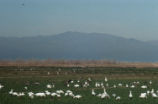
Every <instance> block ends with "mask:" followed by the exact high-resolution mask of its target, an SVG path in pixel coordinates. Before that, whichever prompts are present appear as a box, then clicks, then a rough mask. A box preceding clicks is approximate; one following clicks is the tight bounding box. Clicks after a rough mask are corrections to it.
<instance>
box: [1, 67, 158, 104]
mask: <svg viewBox="0 0 158 104" xmlns="http://www.w3.org/2000/svg"><path fill="white" fill-rule="evenodd" d="M20 69H22V70H20ZM30 69H32V70H30ZM48 71H49V72H50V75H48V74H47V73H48ZM57 71H59V75H57ZM105 76H107V77H108V79H109V80H108V84H109V86H110V87H106V89H107V92H108V94H110V95H112V94H113V93H116V94H117V95H119V96H121V100H119V101H117V100H115V98H113V97H111V98H110V99H100V98H98V97H96V96H92V95H91V89H92V88H95V86H94V85H95V82H104V77H105ZM88 77H91V78H92V82H90V86H89V87H87V88H83V87H80V88H74V87H73V84H72V85H70V88H67V87H66V84H65V82H66V81H68V80H69V79H72V80H74V81H75V83H77V80H80V81H81V82H80V83H84V82H85V81H86V80H87V78H88ZM157 79H158V70H157V69H156V68H105V67H97V68H95V67H92V68H80V67H76V68H74V67H73V68H63V67H23V68H17V67H1V68H0V83H1V84H2V85H4V88H2V89H1V90H0V104H158V98H152V97H151V96H149V97H148V98H147V99H140V98H139V95H140V93H141V92H145V91H146V90H151V89H152V88H154V89H155V91H156V90H158V80H157ZM150 80H152V82H153V84H152V85H149V84H148V82H149V81H150ZM134 81H140V85H137V87H135V88H126V87H118V88H111V86H113V85H114V84H116V85H117V84H118V83H122V84H123V85H125V84H129V85H132V82H134ZM35 82H39V83H40V85H35V84H34V83H35ZM28 83H29V85H27V84H28ZM48 83H54V84H55V88H52V89H47V88H46V85H47V84H48ZM104 84H106V83H105V82H104ZM143 84H146V85H148V89H141V88H140V86H141V85H143ZM25 86H28V90H25V89H24V87H25ZM10 89H14V91H17V92H21V91H24V92H29V91H33V92H40V91H42V92H43V91H45V90H49V91H50V92H54V91H56V90H59V89H62V90H64V91H66V90H68V89H70V90H72V91H73V92H74V94H81V95H82V98H81V99H73V98H71V97H68V96H64V95H62V97H61V98H57V97H51V96H47V97H45V98H40V97H35V98H34V99H30V98H29V97H28V96H24V97H16V96H11V95H9V94H8V92H9V91H10ZM129 90H131V91H132V92H133V96H134V97H133V99H129V97H128V94H129ZM95 92H96V93H102V92H103V89H102V88H95Z"/></svg>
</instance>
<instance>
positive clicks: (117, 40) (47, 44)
mask: <svg viewBox="0 0 158 104" xmlns="http://www.w3.org/2000/svg"><path fill="white" fill-rule="evenodd" d="M0 49H1V51H0V59H50V58H52V59H75V60H77V59H85V60H87V59H89V60H90V59H107V60H118V61H144V62H152V61H158V55H157V52H158V47H157V45H154V44H153V43H152V44H151V43H150V42H144V41H139V40H135V39H126V38H123V37H118V36H114V35H108V34H100V33H80V32H65V33H62V34H58V35H52V36H37V37H23V38H16V37H1V38H0Z"/></svg>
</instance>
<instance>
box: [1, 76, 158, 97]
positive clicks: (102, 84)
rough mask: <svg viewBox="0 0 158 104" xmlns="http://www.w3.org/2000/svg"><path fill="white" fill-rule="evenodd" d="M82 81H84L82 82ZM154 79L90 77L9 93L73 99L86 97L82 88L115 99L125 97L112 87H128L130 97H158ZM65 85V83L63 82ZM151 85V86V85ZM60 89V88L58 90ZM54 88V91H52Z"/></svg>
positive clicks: (94, 95) (96, 94)
mask: <svg viewBox="0 0 158 104" xmlns="http://www.w3.org/2000/svg"><path fill="white" fill-rule="evenodd" d="M81 82H82V83H81ZM34 84H36V85H40V82H35V83H34ZM152 84H153V82H152V81H148V82H147V83H146V84H145V83H141V82H140V81H133V82H130V83H121V82H118V83H115V84H109V80H108V78H107V77H105V78H104V80H103V81H96V80H92V79H91V78H90V77H89V78H88V79H86V80H72V79H71V80H69V81H67V82H66V85H65V86H64V87H65V88H63V89H58V88H57V87H56V85H55V84H54V83H48V84H46V85H45V90H43V91H39V92H37V91H36V92H33V91H30V90H31V87H29V85H28V86H23V87H24V90H23V91H21V92H17V91H15V90H14V89H10V90H9V91H8V92H7V93H8V95H10V97H12V96H16V97H23V96H28V97H29V98H30V99H34V98H36V97H40V98H45V97H47V96H50V97H52V98H53V97H57V98H61V97H71V98H73V99H82V98H84V97H86V95H84V93H80V90H79V89H80V88H82V89H83V88H84V89H87V90H88V92H89V95H90V96H93V97H97V98H100V99H109V100H110V99H115V100H121V99H123V97H122V96H121V94H116V93H115V92H112V93H109V92H110V90H112V89H119V88H122V89H123V88H126V89H127V90H128V95H127V97H128V98H129V99H134V98H140V99H147V98H148V97H152V98H158V90H156V89H154V88H152ZM63 85H64V84H63ZM149 86H150V87H149ZM135 88H140V89H142V91H143V92H141V93H139V95H136V94H134V93H133V91H134V89H135ZM2 89H5V86H4V85H3V84H2V83H0V90H2ZM56 89H58V90H56ZM50 90H52V91H50Z"/></svg>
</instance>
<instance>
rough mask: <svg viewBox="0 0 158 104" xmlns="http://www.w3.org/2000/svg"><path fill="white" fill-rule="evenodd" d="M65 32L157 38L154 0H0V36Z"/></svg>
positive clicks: (157, 10)
mask: <svg viewBox="0 0 158 104" xmlns="http://www.w3.org/2000/svg"><path fill="white" fill-rule="evenodd" d="M23 3H24V6H23V5H22V4H23ZM65 31H79V32H99V33H109V34H113V35H118V36H123V37H128V38H136V39H140V40H158V0H0V36H35V35H51V34H57V33H62V32H65Z"/></svg>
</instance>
